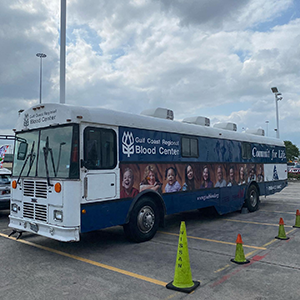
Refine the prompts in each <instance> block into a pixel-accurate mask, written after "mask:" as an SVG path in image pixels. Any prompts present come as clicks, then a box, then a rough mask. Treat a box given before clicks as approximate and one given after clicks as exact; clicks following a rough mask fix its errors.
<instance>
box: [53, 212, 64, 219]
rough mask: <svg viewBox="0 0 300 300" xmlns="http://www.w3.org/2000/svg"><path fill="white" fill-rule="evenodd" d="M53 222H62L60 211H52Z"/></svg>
mask: <svg viewBox="0 0 300 300" xmlns="http://www.w3.org/2000/svg"><path fill="white" fill-rule="evenodd" d="M54 220H55V221H60V222H62V221H63V212H62V211H61V210H55V211H54Z"/></svg>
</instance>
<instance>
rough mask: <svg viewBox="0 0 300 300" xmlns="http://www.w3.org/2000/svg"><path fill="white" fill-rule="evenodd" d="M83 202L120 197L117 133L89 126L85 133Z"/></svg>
mask: <svg viewBox="0 0 300 300" xmlns="http://www.w3.org/2000/svg"><path fill="white" fill-rule="evenodd" d="M82 165H83V168H81V170H82V171H81V172H82V174H81V178H82V179H83V180H82V184H83V198H84V199H85V200H87V201H97V200H109V199H115V198H116V197H117V191H118V182H119V180H118V177H119V176H118V174H119V171H118V168H117V134H116V129H113V128H106V127H105V128H103V127H96V126H87V127H85V128H84V129H83V161H82Z"/></svg>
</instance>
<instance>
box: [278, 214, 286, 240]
mask: <svg viewBox="0 0 300 300" xmlns="http://www.w3.org/2000/svg"><path fill="white" fill-rule="evenodd" d="M283 225H284V221H283V219H282V218H280V220H279V230H278V235H277V236H276V237H275V239H279V240H288V239H289V237H287V236H286V234H285V230H284V226H283Z"/></svg>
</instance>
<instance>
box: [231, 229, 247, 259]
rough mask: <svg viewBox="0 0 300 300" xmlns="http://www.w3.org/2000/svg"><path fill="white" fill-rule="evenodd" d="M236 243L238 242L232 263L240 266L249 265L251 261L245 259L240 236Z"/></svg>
mask: <svg viewBox="0 0 300 300" xmlns="http://www.w3.org/2000/svg"><path fill="white" fill-rule="evenodd" d="M235 242H236V250H235V258H234V259H231V261H232V262H234V263H236V264H240V265H242V264H248V263H249V262H250V261H249V260H247V259H246V257H245V254H244V249H243V241H242V236H241V235H240V234H238V236H237V239H236V241H235Z"/></svg>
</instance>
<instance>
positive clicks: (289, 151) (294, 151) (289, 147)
mask: <svg viewBox="0 0 300 300" xmlns="http://www.w3.org/2000/svg"><path fill="white" fill-rule="evenodd" d="M284 145H285V150H286V159H287V161H293V160H294V159H296V158H298V157H299V154H300V153H299V148H298V147H297V146H296V145H294V144H293V143H292V142H290V141H284Z"/></svg>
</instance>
